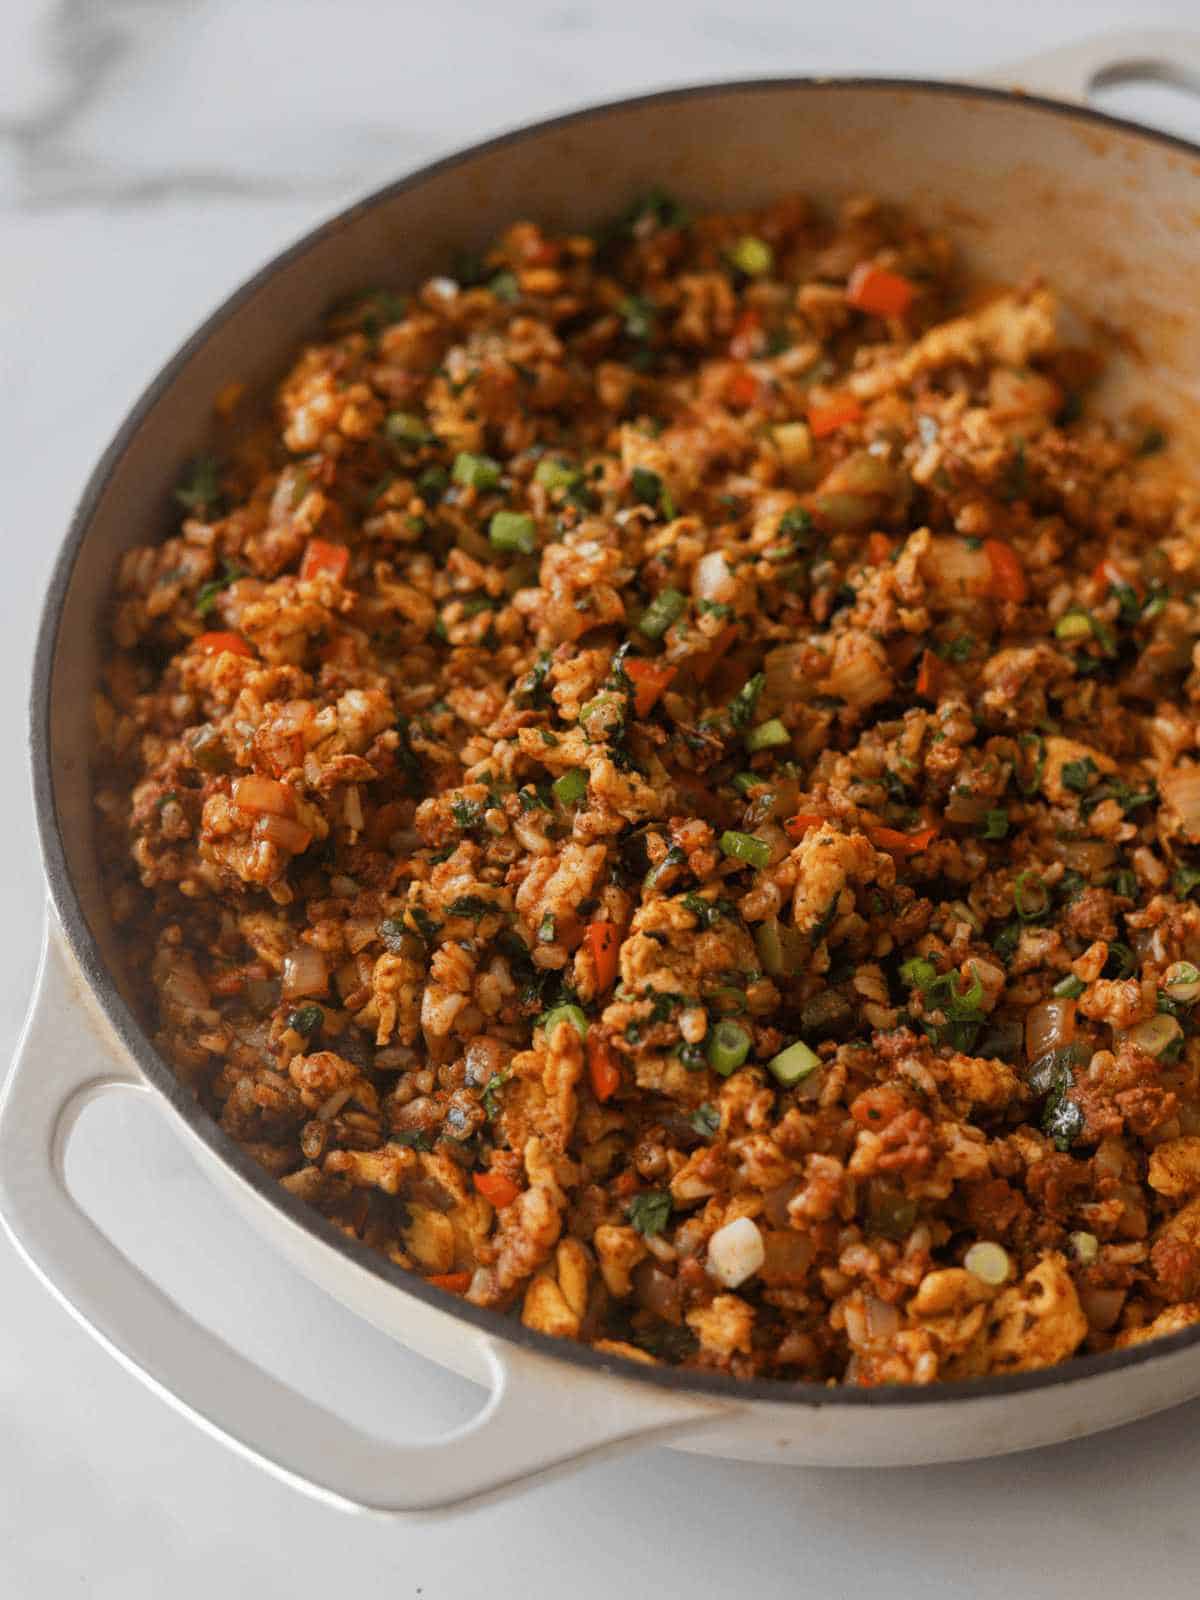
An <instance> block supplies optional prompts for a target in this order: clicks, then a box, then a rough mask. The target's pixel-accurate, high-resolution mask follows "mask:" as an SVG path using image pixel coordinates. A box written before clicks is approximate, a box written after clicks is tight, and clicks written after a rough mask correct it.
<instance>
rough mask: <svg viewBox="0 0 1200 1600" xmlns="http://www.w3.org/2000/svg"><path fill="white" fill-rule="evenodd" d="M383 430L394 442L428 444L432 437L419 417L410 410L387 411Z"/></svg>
mask: <svg viewBox="0 0 1200 1600" xmlns="http://www.w3.org/2000/svg"><path fill="white" fill-rule="evenodd" d="M383 431H384V433H386V434H387V436H388V438H389V439H391V440H392V441H393V442H394V443H395V444H411V445H418V444H428V443H429V441H430V440H431V439H432V438H433V435H432V434H431V433H430V431H429V429H428V428H427V427H426V426H425V424H424V422H423V421H422V420H421V418H420V417H417V416H414V415H413V413H412V412H411V411H392V412H389V414H388V417H387V420H386V421H385V423H384V425H383Z"/></svg>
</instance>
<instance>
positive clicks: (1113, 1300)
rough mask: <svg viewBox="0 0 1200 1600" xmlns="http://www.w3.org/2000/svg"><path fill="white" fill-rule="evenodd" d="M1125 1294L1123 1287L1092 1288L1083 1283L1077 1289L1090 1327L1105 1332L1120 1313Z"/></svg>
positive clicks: (1113, 1323) (1114, 1323)
mask: <svg viewBox="0 0 1200 1600" xmlns="http://www.w3.org/2000/svg"><path fill="white" fill-rule="evenodd" d="M1125 1294H1126V1291H1125V1290H1124V1289H1093V1288H1092V1287H1091V1286H1090V1285H1089V1284H1086V1283H1085V1284H1084V1285H1083V1286H1082V1287H1081V1288H1080V1290H1079V1304H1080V1307H1081V1309H1082V1311H1083V1314H1084V1316H1085V1317H1086V1318H1087V1319H1088V1321H1089V1322H1090V1323H1091V1325H1092V1327H1093V1328H1096V1329H1098V1330H1099V1331H1100V1332H1101V1333H1106V1332H1107V1331H1108V1329H1109V1328H1112V1327H1114V1326H1115V1325H1116V1321H1117V1318H1118V1317H1119V1316H1120V1315H1121V1308H1122V1306H1123V1305H1124V1304H1125Z"/></svg>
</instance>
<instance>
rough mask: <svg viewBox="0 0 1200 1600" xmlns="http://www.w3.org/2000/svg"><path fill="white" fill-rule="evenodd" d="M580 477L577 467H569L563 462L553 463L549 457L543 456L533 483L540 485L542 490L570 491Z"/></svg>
mask: <svg viewBox="0 0 1200 1600" xmlns="http://www.w3.org/2000/svg"><path fill="white" fill-rule="evenodd" d="M582 476H583V474H582V473H581V472H580V471H579V469H578V468H577V467H572V466H569V465H568V464H567V463H566V462H565V461H555V460H553V459H552V458H551V457H550V456H543V458H542V459H541V461H539V462H538V464H537V469H536V471H535V472H534V474H533V481H534V483H537V484H540V485H541V487H542V488H543V489H570V488H573V487H574V485H575V484H577V483H578V482H579V480H580V478H581V477H582Z"/></svg>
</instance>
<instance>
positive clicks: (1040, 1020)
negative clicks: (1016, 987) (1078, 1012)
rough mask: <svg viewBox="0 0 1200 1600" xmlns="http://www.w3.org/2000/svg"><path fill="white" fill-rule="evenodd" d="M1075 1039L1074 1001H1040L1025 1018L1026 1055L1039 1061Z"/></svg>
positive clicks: (1032, 1059) (1031, 1007)
mask: <svg viewBox="0 0 1200 1600" xmlns="http://www.w3.org/2000/svg"><path fill="white" fill-rule="evenodd" d="M1074 1037H1075V1002H1074V1000H1039V1001H1038V1003H1037V1005H1035V1006H1030V1008H1029V1010H1028V1012H1027V1013H1026V1016H1025V1053H1026V1055H1027V1056H1028V1057H1029V1059H1030V1061H1037V1060H1038V1059H1039V1058H1040V1057H1042V1056H1044V1055H1047V1054H1048V1053H1049V1052H1050V1051H1051V1050H1061V1049H1062V1047H1063V1046H1064V1045H1067V1044H1070V1042H1071V1040H1072V1039H1073V1038H1074Z"/></svg>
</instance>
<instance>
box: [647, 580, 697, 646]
mask: <svg viewBox="0 0 1200 1600" xmlns="http://www.w3.org/2000/svg"><path fill="white" fill-rule="evenodd" d="M686 609H687V596H686V595H682V594H680V592H679V590H678V589H663V590H662V591H661V593H659V594H657V595H655V597H654V599H653V600H651V602H650V604H649V605H648V606H647V607H646V609H645V611H644V612H643V614H642V620H641V621H640V622H639V623H638V627H639V629H640V630H641V631H642V633H644V634H645V635H646V637H647V639H661V638H662V636H663V634H664V633H666V631H667V629H668V628H669V627H670V626H671V624H672V623H673V622H676V621H677V620H678V619H679V618H680V617H681V616H682V615H683V613H684V611H685V610H686Z"/></svg>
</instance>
